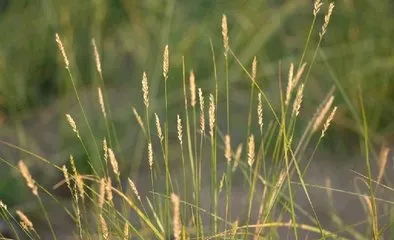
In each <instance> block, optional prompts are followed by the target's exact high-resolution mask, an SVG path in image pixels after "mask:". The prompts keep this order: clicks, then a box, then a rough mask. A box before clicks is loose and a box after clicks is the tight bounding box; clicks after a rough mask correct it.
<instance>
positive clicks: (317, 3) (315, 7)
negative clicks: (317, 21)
mask: <svg viewBox="0 0 394 240" xmlns="http://www.w3.org/2000/svg"><path fill="white" fill-rule="evenodd" d="M322 5H323V3H322V2H321V0H316V1H315V3H314V5H313V15H314V16H315V17H316V15H317V14H318V13H319V11H320V8H321V6H322Z"/></svg>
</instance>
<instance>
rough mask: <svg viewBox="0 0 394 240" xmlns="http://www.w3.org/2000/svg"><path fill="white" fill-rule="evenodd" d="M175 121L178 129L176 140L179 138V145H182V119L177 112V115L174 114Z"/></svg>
mask: <svg viewBox="0 0 394 240" xmlns="http://www.w3.org/2000/svg"><path fill="white" fill-rule="evenodd" d="M176 120H177V121H176V122H177V124H176V126H177V129H178V140H179V143H180V144H181V147H182V145H183V141H182V135H183V134H182V120H181V118H180V116H179V114H178V115H176Z"/></svg>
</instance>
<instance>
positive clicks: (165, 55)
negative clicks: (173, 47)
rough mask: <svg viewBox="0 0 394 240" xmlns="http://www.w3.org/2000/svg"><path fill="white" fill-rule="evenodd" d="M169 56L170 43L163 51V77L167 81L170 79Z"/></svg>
mask: <svg viewBox="0 0 394 240" xmlns="http://www.w3.org/2000/svg"><path fill="white" fill-rule="evenodd" d="M169 62H170V60H169V56H168V45H166V46H165V48H164V53H163V77H164V80H166V81H167V79H168V69H169Z"/></svg>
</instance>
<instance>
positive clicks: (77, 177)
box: [75, 174, 85, 199]
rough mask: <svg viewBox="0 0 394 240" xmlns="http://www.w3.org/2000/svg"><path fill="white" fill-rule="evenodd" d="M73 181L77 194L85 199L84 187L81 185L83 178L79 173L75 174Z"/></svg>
mask: <svg viewBox="0 0 394 240" xmlns="http://www.w3.org/2000/svg"><path fill="white" fill-rule="evenodd" d="M75 182H76V184H77V188H78V192H79V196H80V197H81V199H85V188H84V187H83V185H84V183H83V178H82V176H81V175H80V174H77V175H75Z"/></svg>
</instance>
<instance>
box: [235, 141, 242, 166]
mask: <svg viewBox="0 0 394 240" xmlns="http://www.w3.org/2000/svg"><path fill="white" fill-rule="evenodd" d="M242 147H243V145H242V143H240V144H239V145H238V147H237V150H235V154H234V165H233V172H234V171H235V169H237V167H238V164H239V160H241V155H242Z"/></svg>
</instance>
